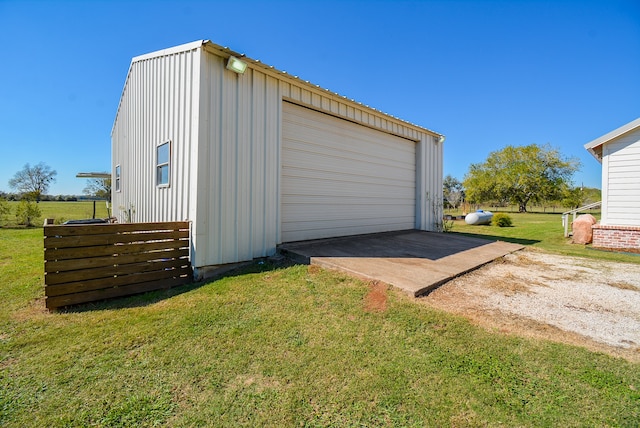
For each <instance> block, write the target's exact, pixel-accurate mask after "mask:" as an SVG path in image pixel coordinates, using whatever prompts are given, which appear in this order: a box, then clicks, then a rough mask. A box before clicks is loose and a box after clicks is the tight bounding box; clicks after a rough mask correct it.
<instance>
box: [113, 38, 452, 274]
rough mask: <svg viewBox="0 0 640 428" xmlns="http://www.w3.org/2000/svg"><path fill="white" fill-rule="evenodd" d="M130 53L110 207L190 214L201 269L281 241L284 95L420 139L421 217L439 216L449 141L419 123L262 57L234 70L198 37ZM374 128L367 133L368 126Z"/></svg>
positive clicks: (138, 215) (420, 222) (147, 215)
mask: <svg viewBox="0 0 640 428" xmlns="http://www.w3.org/2000/svg"><path fill="white" fill-rule="evenodd" d="M182 48H183V49H184V50H181V48H180V47H176V48H173V49H169V50H165V51H160V52H156V53H152V54H148V55H143V56H140V57H137V58H134V61H132V64H131V67H130V70H129V75H128V76H127V81H126V84H125V88H124V90H123V94H122V98H121V102H120V106H119V109H118V113H117V116H116V121H115V123H114V128H113V132H112V147H113V148H112V163H113V168H115V165H118V164H119V165H121V166H122V178H121V184H122V191H121V192H115V191H114V192H113V201H114V208H115V209H114V212H115V214H116V215H118V217H119V218H120V220H121V221H122V220H123V215H122V213H123V212H124V211H121V210H119V207H122V208H123V209H126V208H127V207H130V206H133V207H134V209H135V214H134V216H133V220H134V221H156V220H184V219H188V220H191V221H193V226H192V228H193V232H192V236H193V242H192V248H193V254H192V263H193V265H194V266H196V267H203V266H210V265H219V264H224V263H232V262H238V261H243V260H250V259H252V258H255V257H261V256H266V255H270V254H273V253H274V252H275V250H276V245H277V244H279V243H280V242H282V238H281V230H280V227H281V211H280V204H281V182H280V178H281V164H280V162H281V143H282V141H281V140H282V139H281V133H282V104H283V99H284V100H289V101H292V102H295V103H298V104H304V105H308V106H310V107H312V108H314V109H315V110H318V111H323V112H326V113H329V114H332V115H335V116H340V117H344V118H345V119H348V120H349V121H351V122H355V123H359V124H362V125H364V126H366V127H367V128H371V129H375V130H379V131H382V132H385V133H388V134H393V135H396V136H399V137H404V138H406V139H410V140H413V141H418V143H417V146H416V157H417V158H416V164H415V167H416V171H415V177H417V180H416V182H415V197H416V199H417V203H416V204H415V207H414V211H415V223H414V225H413V226H412V227H416V228H418V229H424V230H434V229H435V225H436V223H437V222H438V220H439V219H441V218H442V217H441V214H442V212H441V204H440V205H439V204H438V203H437V202H441V201H442V144H441V143H438V142H437V137H436V136H434V135H433V134H431V133H429V132H428V131H427V130H422V129H421V128H418V127H416V126H412V125H410V124H407V123H406V122H402V121H400V120H396V119H394V118H392V117H390V116H387V115H385V114H383V113H381V112H378V111H375V110H372V109H370V108H367V107H365V106H363V105H360V104H358V103H355V102H353V101H350V100H347V99H345V98H342V97H339V96H337V95H335V94H332V93H331V92H329V91H326V90H323V89H321V88H318V87H315V86H313V85H311V84H308V83H305V82H302V81H301V80H298V79H295V78H293V77H291V76H288V75H286V74H284V73H282V72H279V71H277V70H275V69H273V68H271V67H268V66H265V65H263V64H258V63H252V62H251V61H249V62H250V64H249V67H248V69H247V71H246V72H245V73H244V74H243V75H237V74H235V73H233V72H232V71H229V70H226V68H225V59H226V57H227V56H228V53H226V52H225V51H224V49H223V48H221V47H219V46H217V45H214V44H211V43H204V44H201V43H200V44H198V43H193V44H189V45H185V46H184V47H182ZM371 129H368V130H369V131H370V130H371ZM167 139H170V140H171V141H172V155H171V185H170V187H168V188H157V187H156V186H155V147H156V145H157V144H159V143H162V142H163V141H164V140H167Z"/></svg>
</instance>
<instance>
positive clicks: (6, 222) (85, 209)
mask: <svg viewBox="0 0 640 428" xmlns="http://www.w3.org/2000/svg"><path fill="white" fill-rule="evenodd" d="M19 203H20V202H14V201H9V202H8V204H9V207H10V208H11V214H10V215H9V216H7V218H5V219H2V221H0V225H1V226H16V217H15V212H16V207H17V206H18V204H19ZM37 205H38V208H40V211H41V212H42V216H41V217H40V219H39V220H38V221H36V222H34V223H35V224H38V225H41V224H42V223H43V222H44V219H45V218H53V219H56V220H58V221H60V222H61V220H65V221H66V220H74V219H75V220H77V219H83V218H92V216H93V202H92V201H81V202H58V201H43V202H40V203H38V204H37ZM107 217H109V215H108V213H107V205H106V203H105V201H96V218H107Z"/></svg>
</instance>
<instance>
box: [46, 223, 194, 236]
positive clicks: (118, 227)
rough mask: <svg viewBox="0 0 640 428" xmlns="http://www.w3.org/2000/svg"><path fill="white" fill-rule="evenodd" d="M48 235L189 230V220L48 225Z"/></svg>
mask: <svg viewBox="0 0 640 428" xmlns="http://www.w3.org/2000/svg"><path fill="white" fill-rule="evenodd" d="M47 229H48V232H47V235H48V236H75V235H80V236H86V235H113V234H115V233H126V232H129V233H131V232H134V233H135V232H137V233H140V232H146V231H154V230H155V231H158V230H189V222H188V221H174V222H162V223H115V224H108V223H105V224H100V223H98V224H91V225H79V224H70V225H58V226H53V225H51V226H48V228H47Z"/></svg>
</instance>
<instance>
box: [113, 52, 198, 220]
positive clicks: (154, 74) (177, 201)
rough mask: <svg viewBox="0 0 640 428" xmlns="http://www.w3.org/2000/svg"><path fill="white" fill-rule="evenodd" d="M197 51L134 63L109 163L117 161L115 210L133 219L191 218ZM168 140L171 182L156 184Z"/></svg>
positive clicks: (117, 118)
mask: <svg viewBox="0 0 640 428" xmlns="http://www.w3.org/2000/svg"><path fill="white" fill-rule="evenodd" d="M199 58H200V55H199V51H198V50H189V51H183V52H176V53H172V54H169V55H165V56H159V57H151V58H148V59H144V60H140V61H136V62H132V64H131V68H130V70H129V74H128V76H127V80H126V82H125V87H124V90H123V94H122V98H121V100H120V105H119V108H118V112H117V116H116V120H115V123H114V127H113V131H112V135H111V138H112V165H113V166H112V167H113V169H114V170H115V166H116V165H120V166H121V185H120V191H119V192H116V191H115V190H114V191H113V198H112V200H113V207H114V209H113V214H114V215H115V216H116V217H117V218H118V219H119V221H121V222H122V221H125V219H126V216H125V212H128V211H129V210H131V213H132V216H131V220H132V221H135V222H149V221H177V220H188V219H191V218H192V216H193V214H194V213H195V211H194V207H195V205H194V204H193V200H194V194H195V182H196V181H195V177H196V174H197V169H196V168H195V167H193V165H192V164H193V159H194V151H195V150H196V143H197V123H198V114H197V113H198V91H197V83H198V81H199V69H200V66H199ZM169 140H170V141H171V155H170V174H171V175H170V184H169V186H167V187H157V186H156V178H155V177H156V170H155V162H156V155H155V153H156V147H157V145H158V144H161V143H163V142H165V141H169Z"/></svg>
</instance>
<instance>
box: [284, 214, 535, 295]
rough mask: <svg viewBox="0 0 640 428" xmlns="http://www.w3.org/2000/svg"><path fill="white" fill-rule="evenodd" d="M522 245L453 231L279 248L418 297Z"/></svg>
mask: <svg viewBox="0 0 640 428" xmlns="http://www.w3.org/2000/svg"><path fill="white" fill-rule="evenodd" d="M479 227H482V226H479ZM522 248H523V246H522V245H519V244H512V243H508V242H502V241H490V240H486V239H480V238H470V237H467V236H461V235H456V234H451V233H435V232H424V231H419V230H404V231H398V232H385V233H375V234H369V235H357V236H349V237H341V238H329V239H319V240H314V241H301V242H293V243H286V244H282V245H280V246H279V251H280V252H281V253H283V254H285V255H287V256H289V257H291V258H293V259H294V260H296V261H298V262H301V263H306V264H313V265H318V266H321V267H324V268H328V269H336V270H340V271H343V272H347V273H349V274H351V275H355V276H357V277H359V278H362V279H366V280H377V281H382V282H384V283H387V284H391V285H393V286H394V287H397V288H399V289H401V290H404V291H405V292H407V293H409V294H410V295H412V296H415V297H417V296H419V295H421V294H425V293H428V292H429V291H431V290H433V289H435V288H437V287H439V286H440V285H442V284H444V283H445V282H447V281H450V280H451V279H453V278H455V277H457V276H460V275H462V274H465V273H467V272H469V271H472V270H474V269H477V268H479V267H480V266H482V265H484V264H487V263H489V262H491V261H493V260H496V259H498V258H500V257H503V256H505V255H506V254H509V253H512V252H514V251H518V250H520V249H522Z"/></svg>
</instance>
